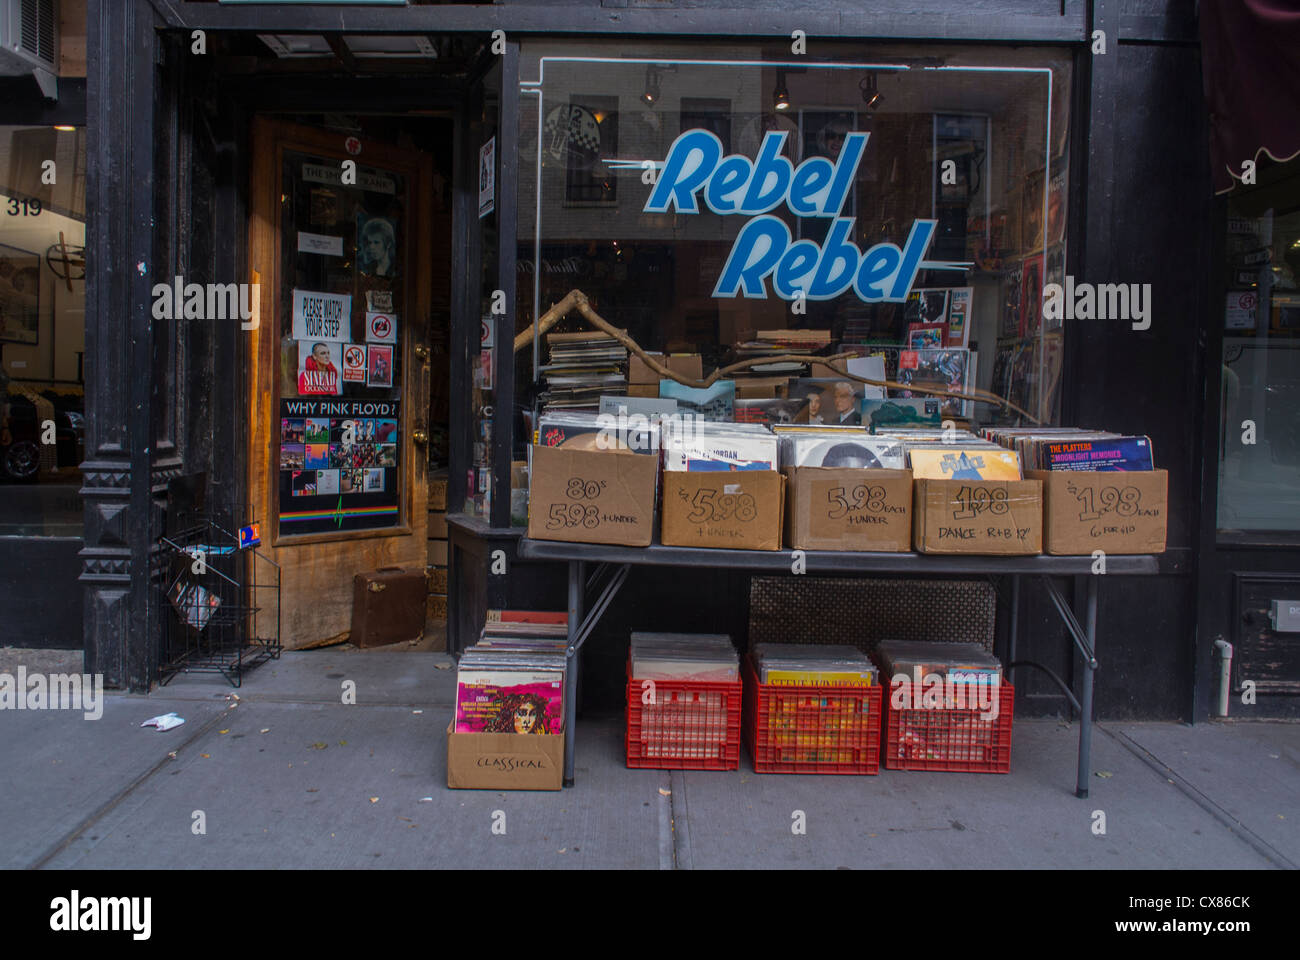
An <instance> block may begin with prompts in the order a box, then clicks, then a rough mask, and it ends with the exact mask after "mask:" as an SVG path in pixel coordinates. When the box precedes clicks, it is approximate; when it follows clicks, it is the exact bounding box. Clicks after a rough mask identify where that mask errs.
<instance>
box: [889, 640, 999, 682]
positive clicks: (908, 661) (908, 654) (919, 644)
mask: <svg viewBox="0 0 1300 960" xmlns="http://www.w3.org/2000/svg"><path fill="white" fill-rule="evenodd" d="M876 656H877V659H878V661H879V663H880V670H881V672H882V673H883V674H884V675H885V676H886V677H887V678H890V680H891V682H892V681H893V678H895V677H905V678H907V680H908V681H909V682H912V683H917V684H920V683H922V682H923V681H924V680H925V678H926V677H928V676H931V675H932V674H933V675H937V676H939V677H940V678H941V679H942V680H943V681H944V682H945V683H948V684H973V685H978V686H991V687H996V686H997V685H998V684H999V683H1001V682H1002V664H1001V662H999V661H998V658H997V657H995V656H993V654H991V653H989V652H988V651H987V650H985V649H984V648H983V647H982V646H980V645H979V644H978V643H935V642H931V641H924V640H882V641H881V643H880V646H879V647H878V648H877V650H876Z"/></svg>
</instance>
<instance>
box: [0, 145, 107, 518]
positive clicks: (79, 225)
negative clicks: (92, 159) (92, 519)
mask: <svg viewBox="0 0 1300 960" xmlns="http://www.w3.org/2000/svg"><path fill="white" fill-rule="evenodd" d="M85 242H86V134H85V130H84V129H82V128H74V127H16V126H0V484H3V491H2V492H0V536H23V537H80V536H81V535H82V505H81V495H80V492H79V491H80V489H81V469H80V467H81V462H82V460H84V459H85V451H84V423H85V420H84V417H83V414H84V412H85V377H84V360H85V327H86V256H85Z"/></svg>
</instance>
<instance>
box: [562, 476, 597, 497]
mask: <svg viewBox="0 0 1300 960" xmlns="http://www.w3.org/2000/svg"><path fill="white" fill-rule="evenodd" d="M604 489H605V481H604V480H583V479H582V478H581V477H573V478H571V479H570V480H569V483H568V485H567V486H566V487H565V488H564V495H565V496H566V497H568V498H569V499H570V500H595V499H596V498H597V497H599V496H600V494H601V492H602V491H603V490H604Z"/></svg>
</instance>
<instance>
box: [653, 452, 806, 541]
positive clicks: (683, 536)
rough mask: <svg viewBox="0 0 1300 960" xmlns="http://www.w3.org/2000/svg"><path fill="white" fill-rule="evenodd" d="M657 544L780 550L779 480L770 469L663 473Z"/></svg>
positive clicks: (781, 504)
mask: <svg viewBox="0 0 1300 960" xmlns="http://www.w3.org/2000/svg"><path fill="white" fill-rule="evenodd" d="M663 482H664V503H663V530H662V532H661V539H662V541H663V542H664V543H665V544H666V545H668V546H673V547H722V548H725V549H729V550H780V549H781V526H782V522H781V521H782V515H783V513H784V510H785V490H784V487H785V477H783V476H782V475H781V474H779V473H777V472H776V471H775V470H734V471H733V470H722V471H710V470H705V471H700V472H687V471H675V470H665V471H664V480H663Z"/></svg>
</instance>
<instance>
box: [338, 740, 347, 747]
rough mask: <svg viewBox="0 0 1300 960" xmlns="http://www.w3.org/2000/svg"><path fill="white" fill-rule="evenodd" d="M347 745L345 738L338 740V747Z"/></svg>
mask: <svg viewBox="0 0 1300 960" xmlns="http://www.w3.org/2000/svg"><path fill="white" fill-rule="evenodd" d="M347 745H348V742H347V741H346V740H340V741H339V746H340V747H346V746H347Z"/></svg>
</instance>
